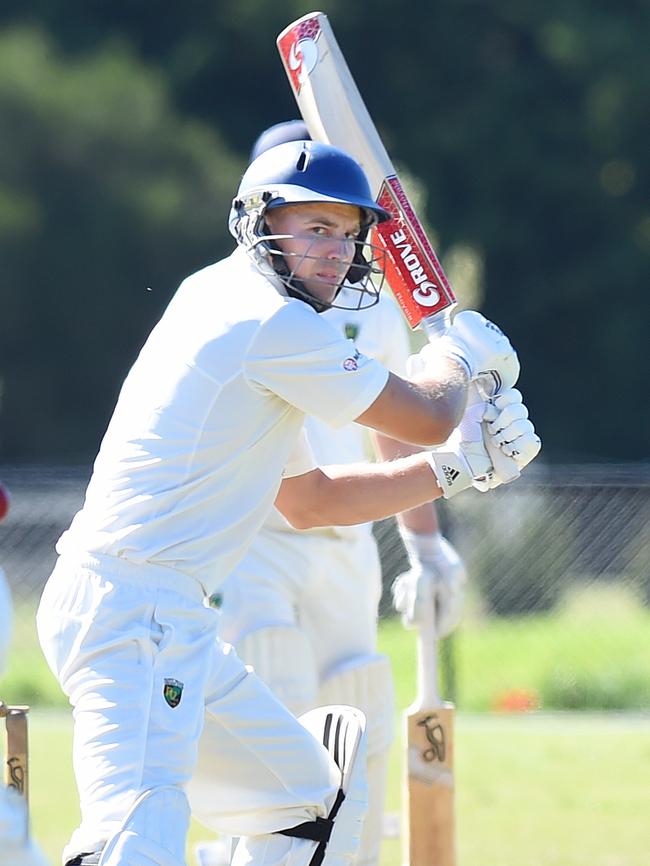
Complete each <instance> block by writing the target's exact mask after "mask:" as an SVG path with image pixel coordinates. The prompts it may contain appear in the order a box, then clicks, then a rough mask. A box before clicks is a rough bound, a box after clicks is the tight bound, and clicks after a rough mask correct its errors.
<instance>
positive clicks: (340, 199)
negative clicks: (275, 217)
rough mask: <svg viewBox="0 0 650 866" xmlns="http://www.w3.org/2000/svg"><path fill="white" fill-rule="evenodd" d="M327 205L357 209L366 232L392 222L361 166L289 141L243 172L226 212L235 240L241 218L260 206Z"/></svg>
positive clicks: (328, 150) (332, 150) (327, 147)
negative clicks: (370, 228) (228, 211)
mask: <svg viewBox="0 0 650 866" xmlns="http://www.w3.org/2000/svg"><path fill="white" fill-rule="evenodd" d="M308 202H331V203H335V204H349V205H356V207H358V208H361V210H362V213H363V215H364V219H363V223H364V226H365V227H366V228H367V227H369V226H371V225H374V224H375V223H378V222H384V220H387V219H390V215H389V214H388V212H387V211H385V210H384V209H383V208H382V207H380V206H379V205H378V204H377V202H376V201H375V200H374V198H373V197H372V193H371V191H370V184H369V183H368V179H367V178H366V176H365V174H364V172H363V169H362V168H361V166H360V165H359V163H358V162H357V161H356V160H354V159H353V158H352V157H351V156H350V155H349V154H347V153H345V152H344V151H342V150H339V148H338V147H334V146H333V145H331V144H322V143H321V142H317V141H290V142H286V143H284V144H279V145H277V146H276V147H272V148H270V149H269V150H265V151H264V152H263V153H262V154H261V155H260V156H258V157H257V159H256V160H254V161H253V162H252V163H251V164H250V165H249V167H248V169H247V170H246V172H245V173H244V176H243V177H242V179H241V183H240V184H239V190H238V191H237V197H236V198H235V200H234V202H233V207H232V210H231V212H230V219H229V227H230V231H231V232H232V234H233V235H234V237H235V238H236V239H237V240H238V241H239V240H240V236H239V232H238V231H237V228H238V225H239V222H240V220H241V219H242V217H243V216H245V215H246V214H247V213H249V212H250V210H251V209H255V210H256V209H258V208H259V207H260V205H263V208H264V211H266V210H267V209H271V208H275V207H281V206H282V205H288V204H307V203H308Z"/></svg>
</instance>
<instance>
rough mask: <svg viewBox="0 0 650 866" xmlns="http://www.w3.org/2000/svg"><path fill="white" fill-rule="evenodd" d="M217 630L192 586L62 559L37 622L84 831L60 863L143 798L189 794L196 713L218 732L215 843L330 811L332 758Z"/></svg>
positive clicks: (139, 568)
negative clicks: (69, 721) (171, 788)
mask: <svg viewBox="0 0 650 866" xmlns="http://www.w3.org/2000/svg"><path fill="white" fill-rule="evenodd" d="M217 620H218V614H217V613H216V611H214V610H212V609H211V608H209V607H207V606H205V604H204V592H203V588H202V587H201V585H200V584H199V583H198V582H196V581H194V580H193V579H192V578H190V577H188V576H187V575H184V574H182V573H180V572H178V571H175V570H173V569H169V568H165V567H161V566H155V565H151V564H146V565H144V566H143V565H135V564H132V563H129V562H126V561H125V560H121V559H117V558H115V557H109V556H101V557H84V558H83V559H79V560H73V559H72V558H71V557H70V556H68V555H66V556H65V557H60V558H59V560H58V562H57V565H56V567H55V569H54V572H53V573H52V575H51V577H50V579H49V581H48V583H47V585H46V587H45V590H44V592H43V597H42V599H41V604H40V607H39V611H38V616H37V624H38V632H39V638H40V641H41V646H42V648H43V652H44V654H45V657H46V659H47V661H48V664H49V665H50V667H51V668H52V671H53V672H54V674H55V675H56V677H57V678H58V680H59V683H60V684H61V687H62V689H63V691H64V692H65V693H66V694H67V695H68V697H69V699H70V703H71V704H72V706H73V708H74V737H73V762H74V770H75V775H76V780H77V786H78V789H79V797H80V807H81V825H80V827H79V828H78V829H77V830H76V831H75V832H74V834H73V836H72V839H71V841H70V843H69V844H68V846H67V847H66V849H65V851H64V862H65V860H66V859H70V858H71V857H74V856H76V855H77V854H81V853H86V852H87V853H90V852H93V851H98V850H100V849H101V848H102V847H103V845H104V844H105V842H106V840H107V839H108V838H109V837H110V836H112V835H113V833H115V832H116V831H117V830H119V828H120V826H121V824H122V821H123V819H124V817H125V815H126V813H127V812H128V810H129V809H130V807H131V806H132V805H133V803H134V801H135V800H136V798H137V797H138V796H139V795H140V794H141V793H142V792H143V791H145V790H148V789H151V788H156V787H159V786H163V785H176V786H179V787H184V786H185V785H186V783H187V782H188V780H189V778H190V776H191V774H192V771H193V769H194V766H195V763H196V758H197V744H198V739H199V736H200V734H201V731H202V727H203V719H204V714H205V713H206V712H208V713H209V715H210V718H211V720H212V721H213V722H214V723H215V724H214V727H216V728H217V729H221V731H222V734H223V737H222V740H221V742H220V743H218V744H217V745H218V747H219V751H220V753H221V758H222V760H221V761H217V762H215V766H214V770H215V773H216V774H217V777H216V778H215V779H214V780H213V781H214V783H215V784H214V786H213V788H212V791H211V796H212V798H213V810H212V814H213V816H214V815H215V813H216V814H217V815H218V816H220V818H222V820H219V821H218V824H219V826H220V829H222V831H223V832H225V833H229V834H231V835H238V836H239V835H247V836H249V835H258V834H260V833H270V832H274V831H276V830H280V829H286V828H288V827H292V826H295V825H297V824H300V823H302V822H304V821H311V820H314V819H315V818H316V817H326V816H327V814H328V813H329V810H330V808H331V806H332V804H333V802H334V799H335V796H336V792H337V788H338V780H339V773H338V770H337V768H336V766H335V765H334V763H333V761H332V759H331V758H330V756H329V755H328V753H327V751H326V750H325V749H324V747H323V746H322V745H321V744H320V743H319V742H317V741H316V739H315V738H314V737H312V736H311V734H309V733H308V732H307V731H306V730H305V729H304V728H303V727H302V726H301V725H300V724H299V723H298V722H297V721H296V719H295V717H294V716H293V715H292V714H291V713H290V712H289V711H288V710H287V709H286V708H285V707H284V706H283V705H282V704H281V703H280V702H279V701H278V700H277V699H276V698H275V697H274V696H273V695H272V694H271V692H270V691H269V690H268V689H267V688H266V686H264V684H263V683H262V682H261V681H260V680H259V679H258V678H257V677H256V676H255V674H253V673H252V672H251V670H250V669H247V668H246V667H245V666H244V664H243V662H241V660H240V659H239V658H238V657H237V655H236V654H235V653H234V651H233V650H232V648H231V647H230V646H229V645H228V644H223V643H221V642H220V641H218V640H217V639H216V628H217ZM179 698H180V700H179ZM206 704H207V706H206ZM186 829H187V828H185V830H186Z"/></svg>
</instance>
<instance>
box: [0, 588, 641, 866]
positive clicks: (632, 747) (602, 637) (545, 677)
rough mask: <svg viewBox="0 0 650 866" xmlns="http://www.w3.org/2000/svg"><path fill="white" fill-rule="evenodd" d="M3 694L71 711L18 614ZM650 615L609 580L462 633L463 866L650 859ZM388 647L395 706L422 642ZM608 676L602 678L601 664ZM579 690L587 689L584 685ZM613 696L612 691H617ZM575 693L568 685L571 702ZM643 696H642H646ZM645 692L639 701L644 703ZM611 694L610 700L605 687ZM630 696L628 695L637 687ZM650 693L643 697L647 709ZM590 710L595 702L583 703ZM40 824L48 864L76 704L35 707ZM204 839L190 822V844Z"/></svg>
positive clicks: (64, 826)
mask: <svg viewBox="0 0 650 866" xmlns="http://www.w3.org/2000/svg"><path fill="white" fill-rule="evenodd" d="M21 614H23V616H21V617H20V618H19V625H18V628H17V631H16V634H15V640H14V652H13V662H12V667H11V670H10V672H9V674H8V676H7V677H6V678H5V679H4V680H3V681H2V684H1V685H0V692H1V693H2V695H3V697H5V698H6V699H9V700H11V701H16V702H22V701H24V700H25V699H26V698H27V699H29V700H31V701H32V702H34V698H42V699H44V700H45V702H54V703H56V704H58V706H60V707H62V706H65V700H64V699H63V698H61V697H60V696H59V693H58V687H57V686H56V683H55V682H54V680H53V678H52V677H51V675H50V674H49V672H48V671H47V668H46V667H45V664H44V662H43V661H42V658H41V656H40V652H39V651H38V650H37V648H36V647H35V644H34V634H33V624H32V621H28V620H27V619H26V618H25V616H24V611H21ZM649 642H650V614H649V613H648V611H647V610H646V609H644V608H642V607H640V606H639V605H638V604H636V603H632V601H631V600H630V598H629V597H627V596H625V594H621V593H620V592H616V593H613V592H611V591H610V590H609V589H607V588H603V589H602V590H601V591H599V592H596V593H594V592H591V593H589V594H588V595H587V596H585V595H584V594H576V595H575V596H574V597H573V598H572V599H569V600H568V601H567V602H566V603H565V605H564V606H563V608H562V613H561V614H556V615H554V616H543V617H541V616H536V617H528V618H525V619H520V620H512V621H498V620H497V621H495V620H477V621H472V622H471V623H469V624H467V625H466V626H465V627H464V628H463V630H462V631H461V632H459V634H458V636H457V637H456V639H455V647H454V650H455V656H456V660H457V668H458V680H459V692H460V704H461V706H462V707H463V711H462V712H459V713H458V717H457V724H456V738H455V739H456V749H455V751H456V782H457V823H458V834H457V835H458V848H459V866H486V864H489V866H646V864H647V862H648V851H650V822H649V821H648V819H647V805H648V782H647V779H648V776H649V775H650V715H648V714H647V712H648V709H649V708H650V701H648V697H647V695H648V693H647V692H644V689H645V688H647V684H648V679H649V678H650V673H649V668H650V666H649V665H648V664H647V659H648V658H650V644H649ZM380 649H381V650H382V651H383V652H386V653H387V654H388V655H389V656H390V658H391V661H392V663H393V668H394V672H395V682H396V694H397V704H398V710H399V711H401V710H402V709H403V708H404V707H405V706H406V705H408V704H409V703H410V702H411V700H412V699H413V697H414V688H415V686H414V683H415V675H414V674H415V636H414V633H413V632H405V631H404V630H403V629H402V627H401V625H400V624H399V622H398V621H397V620H389V621H385V622H383V623H382V625H381V628H380ZM554 671H560V672H561V676H560V675H558V676H557V677H556V682H561V681H562V677H564V681H565V682H570V681H571V678H573V680H572V681H573V684H574V686H575V684H576V683H580V682H582V683H583V684H585V683H586V684H587V686H586V687H587V692H588V695H587V697H589V695H593V690H594V688H595V686H594V683H598V681H599V678H600V681H607V680H608V678H609V681H610V683H614V684H615V685H616V688H617V689H618V691H619V693H620V692H622V689H621V687H620V683H621V682H631V683H636V686H635V689H636V691H637V692H638V695H637V696H636V698H635V699H636V701H637V703H636V704H634V705H635V706H636V705H640V706H644V707H645V710H646V714H645V715H644V714H643V713H640V712H637V713H636V714H635V713H629V714H623V713H607V714H605V713H593V712H581V713H556V714H549V713H545V712H541V713H528V714H517V715H512V714H511V715H508V714H496V713H491V714H485V713H483V714H480V715H477V714H474V713H473V712H469V711H468V710H469V709H474V708H489V707H490V706H491V705H492V704H493V702H494V699H495V696H498V695H499V694H500V693H502V692H503V691H504V690H512V689H516V688H522V689H535V690H537V691H538V692H539V693H540V694H542V696H543V695H544V693H545V689H548V688H549V686H548V684H549V682H550V683H552V682H553V676H554ZM604 671H605V672H609V673H607V676H604V673H603V672H604ZM578 691H579V690H578ZM610 691H611V690H610ZM576 693H577V692H576V688H574V689H573V696H574V697H575V694H576ZM639 696H640V697H639ZM644 696H645V697H644ZM605 697H606V695H605ZM633 697H634V695H633ZM643 701H646V703H645V704H643ZM585 706H587V707H588V706H590V704H589V701H588V700H585ZM31 717H32V723H31V731H32V733H31V749H32V779H31V790H32V813H33V827H34V832H35V834H36V836H37V838H38V839H39V841H40V842H41V844H42V846H43V848H44V850H45V851H46V853H47V855H48V857H49V859H50V860H51V861H52V862H53V863H56V862H59V858H60V851H61V848H62V846H63V844H64V843H65V841H66V839H67V837H68V836H69V834H70V832H71V830H72V829H73V827H74V826H75V824H76V822H77V820H78V808H77V795H76V791H75V788H74V782H73V778H72V770H71V761H70V717H69V711H68V710H61V709H45V708H43V707H39V706H36V707H35V708H34V709H33V710H32V714H31ZM400 756H401V748H400V745H399V742H398V743H396V744H395V747H394V748H393V751H392V754H391V767H390V780H389V792H388V800H387V809H388V811H392V812H397V811H398V810H399V808H400V789H401V782H400V772H401V768H400ZM206 837H208V838H209V837H210V834H209V833H207V832H206V831H204V830H203V829H202V828H201V827H199V826H198V825H196V824H194V825H193V826H192V830H191V834H190V842H189V845H188V863H189V864H193V863H194V859H193V857H192V856H191V849H192V847H193V844H194V843H195V842H196V841H198V840H200V839H204V838H206ZM400 863H401V852H400V846H399V842H398V841H397V840H393V839H391V840H385V841H384V844H383V853H382V866H398V864H400Z"/></svg>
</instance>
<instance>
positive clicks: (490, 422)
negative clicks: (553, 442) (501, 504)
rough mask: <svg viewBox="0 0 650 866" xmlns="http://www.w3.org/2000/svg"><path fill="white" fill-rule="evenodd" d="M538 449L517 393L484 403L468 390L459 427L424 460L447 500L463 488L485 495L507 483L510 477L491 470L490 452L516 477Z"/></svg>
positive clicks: (536, 440)
mask: <svg viewBox="0 0 650 866" xmlns="http://www.w3.org/2000/svg"><path fill="white" fill-rule="evenodd" d="M541 447H542V443H541V440H540V438H539V436H537V434H536V433H535V428H534V427H533V425H532V423H531V421H530V420H529V419H528V409H527V408H526V407H525V406H524V404H523V402H522V396H521V393H520V392H519V391H518V390H517V389H516V388H508V389H507V390H505V391H504V392H503V393H501V394H499V395H498V396H497V397H493V398H492V399H491V400H490V401H489V402H487V401H483V400H482V399H481V397H480V394H479V392H478V390H477V389H474V388H470V390H469V392H468V404H467V407H466V409H465V414H464V415H463V418H462V420H461V422H460V424H459V425H458V427H457V428H456V429H455V430H454V432H453V433H452V435H451V436H450V437H449V439H448V440H447V442H446V443H445V444H444V445H441V446H439V447H438V448H434V449H433V450H432V451H430V452H429V454H428V457H429V461H430V463H431V467H432V469H433V471H434V474H435V476H436V478H437V480H438V484H439V485H440V487H441V489H442V493H443V496H444V497H445V499H449V498H451V497H452V496H455V495H456V493H459V492H460V491H461V490H466V489H467V488H468V487H475V488H476V489H477V490H480V491H481V492H482V493H484V492H486V491H487V490H493V489H494V488H495V487H499V486H500V485H501V484H504V483H507V482H508V481H511V480H512V475H510V476H509V477H505V475H504V474H502V473H500V472H499V467H496V468H495V465H494V463H495V461H494V460H493V459H492V457H491V456H490V452H492V453H494V452H495V451H497V450H498V451H500V452H501V454H502V455H504V456H505V457H507V458H510V459H511V460H513V461H514V463H515V465H516V467H517V470H518V472H521V470H522V469H523V468H524V467H526V466H527V465H528V464H529V463H530V462H531V460H533V459H534V458H535V457H536V456H537V455H538V454H539V451H540V449H541Z"/></svg>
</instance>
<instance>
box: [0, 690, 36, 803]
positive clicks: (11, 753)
mask: <svg viewBox="0 0 650 866" xmlns="http://www.w3.org/2000/svg"><path fill="white" fill-rule="evenodd" d="M28 712H29V707H24V706H20V707H8V706H7V705H6V704H5V703H3V702H2V701H0V718H4V720H5V743H4V745H5V750H4V752H5V767H4V783H5V785H6V787H7V788H13V789H14V790H15V791H16V792H17V793H18V794H20V795H21V796H23V797H24V798H25V801H28V799H29V772H28V771H29V763H28V761H29V745H28V739H29V738H28V727H27V713H28Z"/></svg>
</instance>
